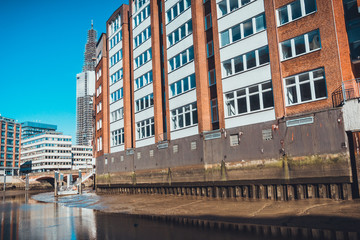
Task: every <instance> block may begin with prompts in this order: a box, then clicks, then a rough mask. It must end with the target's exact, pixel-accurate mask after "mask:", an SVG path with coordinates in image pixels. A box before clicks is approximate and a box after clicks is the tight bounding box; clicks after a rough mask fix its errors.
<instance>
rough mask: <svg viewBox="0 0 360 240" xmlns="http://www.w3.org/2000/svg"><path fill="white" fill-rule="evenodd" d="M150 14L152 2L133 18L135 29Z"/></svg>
mask: <svg viewBox="0 0 360 240" xmlns="http://www.w3.org/2000/svg"><path fill="white" fill-rule="evenodd" d="M149 16H150V4H149V5H148V6H147V7H146V8H144V9H143V10H142V11H141V12H140V13H139V14H138V15H136V16H135V17H134V18H133V29H134V28H136V27H137V26H139V24H140V23H142V22H143V21H144V20H145V19H146V18H148V17H149Z"/></svg>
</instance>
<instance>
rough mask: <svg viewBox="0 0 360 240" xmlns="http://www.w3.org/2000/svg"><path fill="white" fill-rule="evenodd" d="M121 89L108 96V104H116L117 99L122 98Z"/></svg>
mask: <svg viewBox="0 0 360 240" xmlns="http://www.w3.org/2000/svg"><path fill="white" fill-rule="evenodd" d="M123 96H124V95H123V88H120V89H118V90H116V91H114V92H113V93H111V95H110V103H113V102H116V101H117V100H119V99H122V98H123Z"/></svg>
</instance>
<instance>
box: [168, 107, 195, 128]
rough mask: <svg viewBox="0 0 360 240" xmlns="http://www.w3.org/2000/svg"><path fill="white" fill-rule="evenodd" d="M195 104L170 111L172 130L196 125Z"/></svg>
mask: <svg viewBox="0 0 360 240" xmlns="http://www.w3.org/2000/svg"><path fill="white" fill-rule="evenodd" d="M197 122H198V118H197V108H196V102H194V103H191V104H188V105H185V106H183V107H179V108H177V109H174V110H171V123H172V124H171V127H172V130H177V129H180V128H184V127H188V126H192V125H195V124H197Z"/></svg>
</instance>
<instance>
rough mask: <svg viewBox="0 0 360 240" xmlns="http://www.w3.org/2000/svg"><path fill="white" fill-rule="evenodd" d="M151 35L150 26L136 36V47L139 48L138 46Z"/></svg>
mask: <svg viewBox="0 0 360 240" xmlns="http://www.w3.org/2000/svg"><path fill="white" fill-rule="evenodd" d="M150 37H151V27H148V28H146V29H145V30H144V31H142V32H141V33H139V35H137V36H136V37H135V38H134V48H137V47H138V46H140V45H141V44H142V43H143V42H145V41H146V40H147V39H149V38H150Z"/></svg>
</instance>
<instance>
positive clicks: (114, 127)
mask: <svg viewBox="0 0 360 240" xmlns="http://www.w3.org/2000/svg"><path fill="white" fill-rule="evenodd" d="M123 127H124V119H120V120H118V121H116V122H113V123H110V141H111V132H112V131H115V130H118V129H120V128H123Z"/></svg>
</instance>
